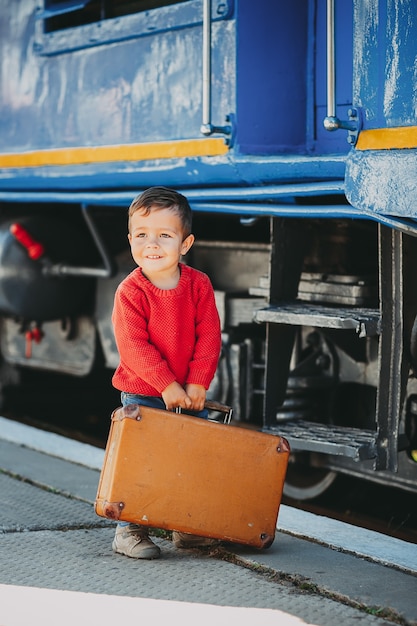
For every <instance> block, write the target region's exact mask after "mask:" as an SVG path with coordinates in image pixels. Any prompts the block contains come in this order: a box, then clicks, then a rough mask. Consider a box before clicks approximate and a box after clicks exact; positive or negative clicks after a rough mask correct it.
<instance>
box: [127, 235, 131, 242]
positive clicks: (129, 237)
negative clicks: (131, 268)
mask: <svg viewBox="0 0 417 626" xmlns="http://www.w3.org/2000/svg"><path fill="white" fill-rule="evenodd" d="M127 238H128V241H129V243H132V235H131V234H130V233H127Z"/></svg>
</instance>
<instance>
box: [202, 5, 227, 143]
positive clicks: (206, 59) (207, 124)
mask: <svg viewBox="0 0 417 626" xmlns="http://www.w3.org/2000/svg"><path fill="white" fill-rule="evenodd" d="M202 100H203V116H202V124H201V127H200V132H201V134H202V135H205V136H206V137H208V136H210V135H212V134H213V133H220V134H223V135H230V133H231V130H232V129H231V126H213V124H212V123H211V0H203V97H202Z"/></svg>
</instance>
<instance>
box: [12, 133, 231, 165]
mask: <svg viewBox="0 0 417 626" xmlns="http://www.w3.org/2000/svg"><path fill="white" fill-rule="evenodd" d="M227 151H228V147H227V145H226V144H225V142H224V139H222V138H220V137H210V138H207V139H182V140H178V141H157V142H154V143H138V144H124V145H118V146H95V147H75V148H57V149H54V150H34V151H30V152H19V153H9V154H0V168H19V167H41V166H49V165H84V164H87V163H107V162H112V161H146V160H154V159H176V158H187V157H204V156H220V155H222V154H226V153H227Z"/></svg>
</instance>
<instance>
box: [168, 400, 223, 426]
mask: <svg viewBox="0 0 417 626" xmlns="http://www.w3.org/2000/svg"><path fill="white" fill-rule="evenodd" d="M204 408H205V409H208V410H209V411H217V412H218V413H224V414H225V415H224V418H223V423H224V424H230V422H231V421H232V415H233V409H232V407H231V406H229V405H227V404H222V403H221V402H217V401H216V400H206V401H205V403H204ZM175 412H176V413H181V407H180V406H178V407H177V408H176V409H175ZM211 421H212V422H216V421H217V420H211Z"/></svg>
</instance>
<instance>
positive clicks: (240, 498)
mask: <svg viewBox="0 0 417 626" xmlns="http://www.w3.org/2000/svg"><path fill="white" fill-rule="evenodd" d="M211 404H212V403H211ZM209 406H210V405H209ZM220 408H224V405H220ZM289 452H290V449H289V445H288V442H287V441H286V440H285V439H284V438H282V437H278V436H276V435H270V434H266V433H261V432H258V431H252V430H249V429H246V428H240V427H234V426H229V425H225V424H222V423H218V422H213V421H209V420H204V419H201V418H197V417H191V416H188V415H184V414H178V413H173V412H171V411H163V410H159V409H153V408H149V407H145V406H138V405H128V406H126V407H122V408H119V409H117V410H116V411H114V413H113V415H112V423H111V428H110V433H109V438H108V442H107V447H106V453H105V458H104V464H103V468H102V471H101V476H100V482H99V486H98V492H97V498H96V502H95V510H96V513H97V514H98V515H100V516H102V517H107V518H111V519H115V520H121V521H122V520H123V521H129V522H134V523H136V524H141V525H144V526H150V527H154V528H161V529H165V530H177V531H180V532H186V533H191V534H194V535H203V536H205V537H212V538H216V539H221V540H224V541H231V542H237V543H241V544H246V545H251V546H255V547H258V548H266V547H268V546H269V545H271V543H272V542H273V540H274V536H275V529H276V522H277V517H278V511H279V506H280V503H281V497H282V490H283V485H284V479H285V474H286V470H287V464H288V457H289Z"/></svg>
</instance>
